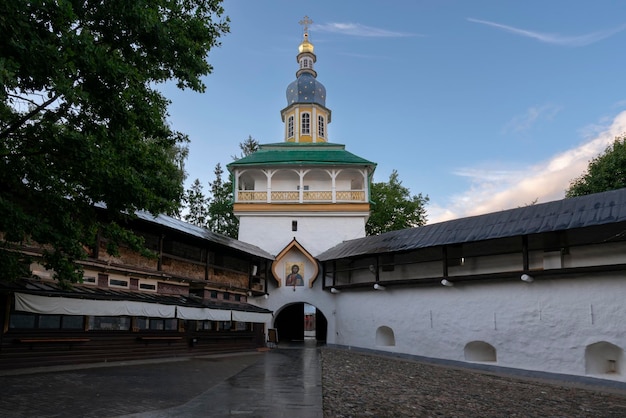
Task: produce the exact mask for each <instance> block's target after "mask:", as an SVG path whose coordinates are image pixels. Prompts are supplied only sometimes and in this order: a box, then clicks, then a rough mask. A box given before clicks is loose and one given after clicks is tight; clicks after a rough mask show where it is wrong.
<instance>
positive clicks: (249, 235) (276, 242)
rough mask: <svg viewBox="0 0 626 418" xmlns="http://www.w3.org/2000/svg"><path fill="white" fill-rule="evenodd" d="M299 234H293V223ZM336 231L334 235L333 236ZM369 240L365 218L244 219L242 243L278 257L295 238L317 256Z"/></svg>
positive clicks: (240, 224)
mask: <svg viewBox="0 0 626 418" xmlns="http://www.w3.org/2000/svg"><path fill="white" fill-rule="evenodd" d="M292 221H297V222H298V230H297V231H292V230H291V222H292ZM329 231H332V233H329ZM363 236H365V217H364V216H363V215H362V214H361V215H357V216H340V215H337V214H334V215H333V214H330V216H301V215H295V214H294V216H289V215H285V214H282V215H281V216H275V217H274V216H270V215H268V214H264V215H262V216H248V215H246V216H241V217H240V223H239V240H241V241H244V242H248V243H250V244H254V245H257V246H258V247H260V248H263V249H264V250H265V251H267V252H269V253H270V254H274V255H276V254H278V253H279V252H280V251H281V250H282V249H283V248H285V246H286V245H287V244H289V243H290V242H291V240H293V238H294V237H295V238H296V239H297V240H298V242H299V243H300V244H301V245H303V246H304V247H305V248H306V249H307V251H309V252H310V253H311V254H312V255H313V256H315V255H317V254H319V253H321V252H322V251H325V250H327V249H328V248H330V247H333V246H335V245H337V244H339V243H340V242H342V241H345V240H349V239H355V238H361V237H363Z"/></svg>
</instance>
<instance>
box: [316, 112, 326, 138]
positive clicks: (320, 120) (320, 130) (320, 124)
mask: <svg viewBox="0 0 626 418" xmlns="http://www.w3.org/2000/svg"><path fill="white" fill-rule="evenodd" d="M325 134H326V126H325V125H324V116H318V117H317V136H319V137H320V138H324V135H325Z"/></svg>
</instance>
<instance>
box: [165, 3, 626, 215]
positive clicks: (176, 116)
mask: <svg viewBox="0 0 626 418" xmlns="http://www.w3.org/2000/svg"><path fill="white" fill-rule="evenodd" d="M224 7H225V11H226V14H227V15H228V16H229V17H230V19H231V33H229V34H227V35H226V36H225V37H224V38H223V39H222V46H221V47H220V48H216V49H214V50H213V51H211V53H210V55H209V58H208V60H209V62H210V63H211V64H212V65H213V66H214V71H213V73H212V74H211V75H209V76H208V77H206V79H205V82H206V85H207V90H206V92H205V93H204V94H199V93H194V92H190V91H179V90H176V89H175V88H174V87H173V86H172V85H166V86H165V87H164V88H163V91H164V93H165V95H166V96H167V97H168V98H169V99H170V100H172V105H171V106H170V109H169V110H170V117H169V121H170V123H171V124H172V126H173V127H174V128H175V129H177V130H179V131H182V132H185V133H187V134H188V135H189V137H190V139H191V144H190V155H189V158H188V160H187V163H186V169H187V171H188V173H189V179H188V181H187V183H188V184H190V183H191V182H192V181H193V180H194V179H195V178H199V179H200V180H201V181H202V183H203V184H204V185H205V188H206V185H207V184H208V182H210V181H212V180H213V178H214V176H213V170H214V167H215V165H216V164H217V163H218V162H220V163H221V164H222V165H223V166H225V165H226V164H228V163H229V162H231V161H232V158H231V156H232V155H235V154H238V153H239V147H238V144H239V143H240V142H242V141H244V140H245V139H246V138H247V137H248V135H252V137H253V138H255V139H257V140H258V141H260V142H261V143H273V142H281V141H283V140H284V138H283V123H282V122H281V119H280V110H281V109H283V108H284V107H285V106H286V104H287V103H286V99H285V89H286V87H287V85H288V84H289V83H290V82H291V81H293V80H294V79H295V72H296V70H297V63H296V58H295V57H296V54H297V47H298V45H299V43H300V42H301V40H302V27H301V26H300V25H299V24H298V22H299V21H300V20H301V19H302V18H303V16H305V15H308V16H309V17H310V18H311V19H312V20H313V21H314V24H313V25H312V26H311V28H310V30H309V37H310V38H309V39H310V41H311V42H312V43H313V44H314V45H315V53H316V55H317V63H316V67H315V69H316V70H317V73H318V77H317V78H318V80H319V81H321V82H322V83H323V84H324V85H325V86H326V90H327V102H326V105H327V107H328V108H330V109H331V111H332V112H333V113H332V123H331V124H330V125H329V127H328V136H329V140H330V142H334V143H340V144H345V145H346V149H347V150H349V151H350V152H352V153H354V154H356V155H358V156H360V157H363V158H366V159H368V160H370V161H374V162H376V163H377V164H378V166H377V169H376V172H375V175H374V181H386V180H388V178H389V174H390V173H391V172H392V170H394V169H395V170H397V171H398V173H399V176H400V179H401V181H402V183H403V185H404V186H406V187H408V188H409V189H410V190H411V193H412V194H417V193H423V194H424V195H428V196H429V197H430V203H429V204H428V206H427V211H428V218H429V222H431V223H432V222H437V221H443V220H447V219H452V218H458V217H463V216H471V215H476V214H480V213H487V212H493V211H498V210H503V209H509V208H514V207H518V206H523V205H525V204H529V203H531V202H533V201H537V202H544V201H550V200H555V199H560V198H562V197H563V195H564V190H565V189H566V188H567V186H568V184H569V182H570V181H571V180H572V179H573V178H575V177H577V176H579V175H580V174H582V173H583V171H584V170H585V168H586V167H587V164H588V161H589V160H591V159H592V158H593V157H595V156H596V155H598V154H599V153H600V152H602V151H603V150H604V149H605V148H606V146H607V145H608V144H609V143H610V142H611V141H612V140H613V139H614V138H615V136H617V135H620V134H622V133H624V132H626V89H625V88H624V87H625V84H626V54H624V50H625V46H626V2H625V1H617V0H616V1H594V2H591V1H584V2H583V1H571V0H570V1H556V0H553V1H535V0H527V1H508V0H500V1H496V0H491V1H480V0H473V1H467V0H458V1H453V0H429V1H420V0H413V1H394V0H390V1H385V2H374V1H327V0H322V1H314V2H312V1H300V0H273V1H263V2H261V1H246V0H226V1H225V2H224Z"/></svg>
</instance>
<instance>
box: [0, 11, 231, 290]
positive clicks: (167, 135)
mask: <svg viewBox="0 0 626 418" xmlns="http://www.w3.org/2000/svg"><path fill="white" fill-rule="evenodd" d="M220 2H221V1H220V0H138V1H126V0H118V1H115V0H113V1H106V2H103V1H100V0H82V1H70V0H57V1H45V0H34V1H8V2H1V3H0V33H2V36H0V158H1V159H2V164H1V166H0V231H2V232H3V235H2V237H1V238H0V264H1V265H2V266H3V268H2V269H0V279H12V278H16V277H19V276H20V275H22V274H24V271H25V269H24V265H25V263H27V262H28V260H25V259H19V257H18V256H17V253H16V252H14V251H12V249H13V248H14V247H15V246H16V245H19V244H21V243H24V242H26V241H28V240H32V241H34V242H36V243H38V244H40V245H42V246H43V248H44V253H43V257H44V263H45V266H46V267H47V268H51V269H54V271H55V277H56V278H57V279H58V280H59V281H60V282H61V283H62V284H67V283H68V282H71V281H79V280H81V279H82V272H81V271H80V269H79V268H78V269H77V267H76V266H75V264H74V263H73V261H75V260H77V259H81V258H84V257H85V256H86V255H87V249H86V248H85V246H91V245H93V244H94V240H95V236H96V234H97V233H101V234H103V235H104V236H106V237H108V238H110V242H111V243H112V245H111V246H110V247H109V250H111V251H114V250H115V245H113V244H114V243H115V242H119V240H122V241H127V242H128V243H129V244H131V245H132V246H133V247H136V246H139V245H140V244H141V242H140V240H138V239H137V238H136V237H134V236H132V235H130V234H128V233H126V232H125V231H124V222H125V221H126V220H127V219H128V218H129V217H132V216H133V214H134V213H135V212H136V211H137V210H147V211H150V212H152V213H168V214H173V213H176V211H177V209H178V206H179V204H180V200H181V198H182V195H183V186H182V181H183V178H184V171H183V169H182V165H181V161H182V159H184V152H185V151H184V150H185V143H186V140H187V138H186V136H185V135H183V134H182V133H179V132H176V131H173V130H172V129H171V128H170V127H169V125H168V124H167V121H166V116H167V106H168V104H169V102H168V100H167V99H166V98H165V97H164V96H163V95H162V94H161V93H160V92H159V91H158V90H157V89H156V86H157V85H158V84H159V83H164V82H167V81H169V80H173V81H175V82H176V85H177V86H178V87H179V88H181V89H184V88H190V89H192V90H194V91H198V92H203V91H204V89H205V86H204V84H203V82H202V78H201V77H202V76H204V75H207V74H209V73H210V72H211V70H212V67H211V65H209V64H208V62H207V60H206V58H207V54H208V52H209V50H210V49H211V48H213V47H216V46H219V42H218V39H219V37H220V36H221V35H222V34H224V33H227V32H228V30H229V26H228V18H223V19H222V18H221V16H222V14H223V9H222V7H221V5H220ZM100 204H103V205H105V206H106V208H107V212H106V213H107V215H106V218H104V219H103V218H99V217H98V216H97V209H96V206H97V205H100ZM5 266H12V267H13V268H4V267H5Z"/></svg>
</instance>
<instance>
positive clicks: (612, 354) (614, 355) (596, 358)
mask: <svg viewBox="0 0 626 418" xmlns="http://www.w3.org/2000/svg"><path fill="white" fill-rule="evenodd" d="M623 361H624V350H622V349H621V348H620V347H619V346H617V345H615V344H611V343H610V342H607V341H600V342H597V343H594V344H589V345H588V346H587V347H586V348H585V373H586V374H593V375H599V374H621V368H622V363H623Z"/></svg>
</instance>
